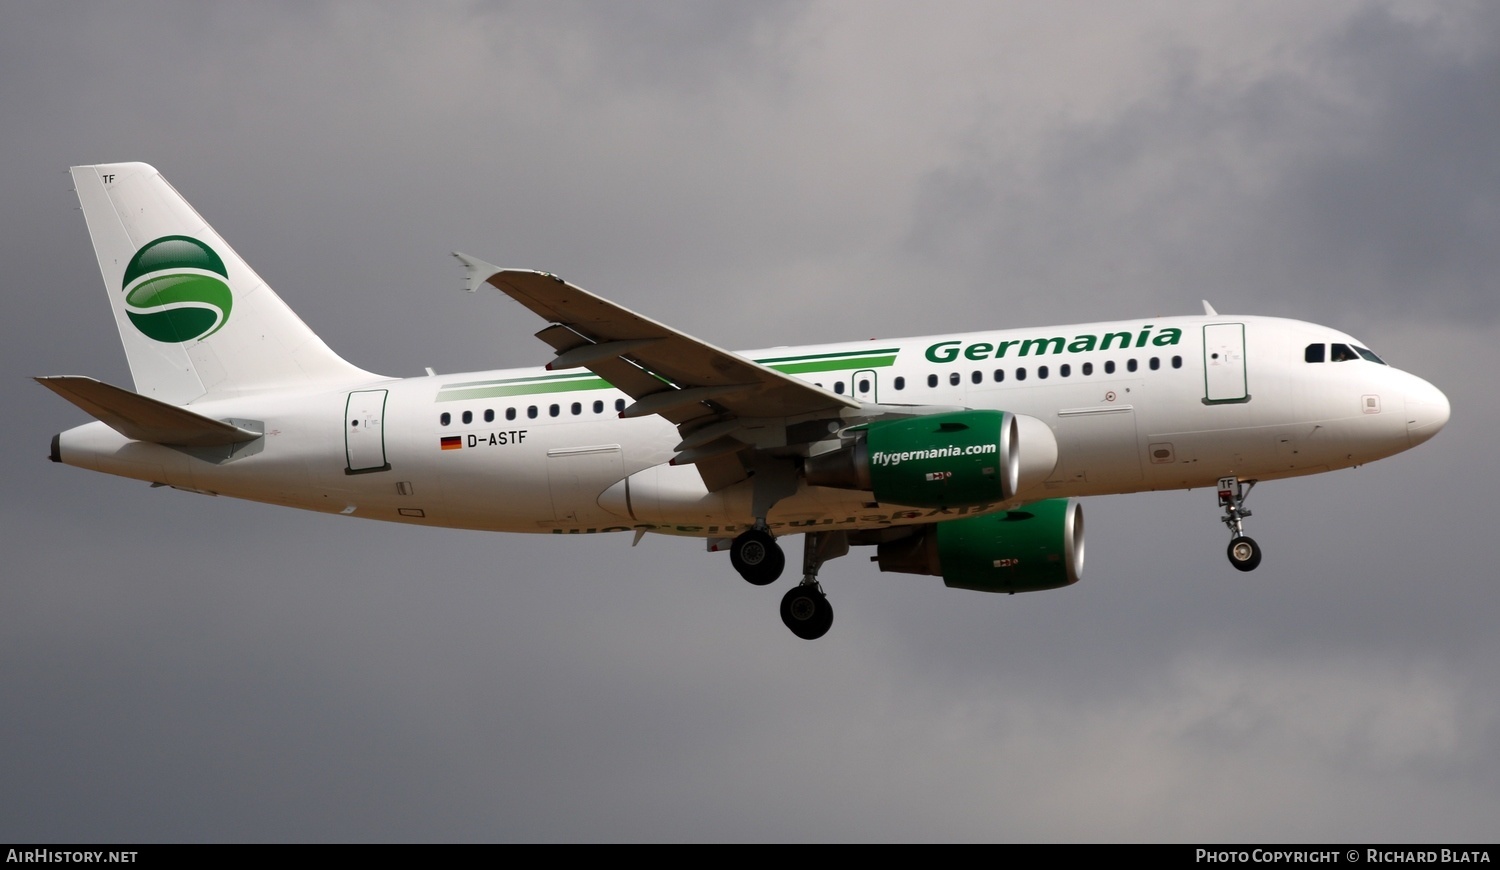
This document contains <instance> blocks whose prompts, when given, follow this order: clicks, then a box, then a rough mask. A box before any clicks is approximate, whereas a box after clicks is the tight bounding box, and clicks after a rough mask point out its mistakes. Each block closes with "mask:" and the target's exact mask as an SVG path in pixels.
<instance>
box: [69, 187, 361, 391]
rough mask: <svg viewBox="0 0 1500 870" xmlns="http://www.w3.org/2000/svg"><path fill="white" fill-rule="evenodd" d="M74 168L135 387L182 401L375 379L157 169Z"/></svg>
mask: <svg viewBox="0 0 1500 870" xmlns="http://www.w3.org/2000/svg"><path fill="white" fill-rule="evenodd" d="M72 173H73V186H74V187H75V188H76V189H77V192H78V201H79V202H80V203H81V204H82V205H83V216H84V218H85V220H87V221H88V226H89V235H90V236H91V237H92V238H93V241H94V253H95V254H96V255H97V256H98V258H99V271H100V272H101V273H103V275H104V288H105V290H106V291H107V292H108V294H109V302H110V306H111V307H112V308H113V309H114V313H115V325H116V326H117V327H119V330H120V340H121V341H122V342H124V344H125V356H126V357H127V358H128V359H129V361H130V374H131V376H132V377H133V378H134V379H135V388H136V391H137V392H139V393H140V394H142V395H145V396H150V397H152V398H154V399H158V400H160V401H163V402H169V403H171V404H175V405H185V404H187V403H189V402H192V401H194V400H197V399H200V398H203V397H205V396H208V397H214V398H218V397H224V396H233V395H240V394H245V393H252V392H260V391H262V390H274V389H294V388H298V387H308V386H317V385H320V384H330V385H332V384H337V383H355V382H360V381H368V380H371V379H373V378H375V377H376V376H375V375H372V374H370V373H369V372H366V371H363V370H362V369H359V368H356V367H355V366H352V365H350V364H349V363H347V362H345V361H344V360H343V359H342V358H340V357H339V356H338V354H335V353H334V352H333V351H332V350H329V348H328V345H326V344H324V343H323V340H322V339H320V338H318V336H317V335H316V334H314V333H313V331H312V330H311V329H308V327H307V324H305V323H303V322H302V319H301V318H299V317H298V316H297V315H296V314H295V313H293V312H292V309H290V308H288V307H287V305H286V303H285V302H282V301H281V298H280V297H279V296H277V295H276V293H275V292H274V291H272V290H271V288H270V287H268V286H267V285H266V283H265V282H264V281H262V280H261V279H260V276H259V275H257V274H255V272H254V271H252V270H251V269H250V267H249V266H248V265H246V264H245V261H244V260H241V259H240V257H239V255H238V254H236V253H235V252H234V249H232V248H230V247H229V245H228V244H227V243H225V241H224V239H223V238H221V237H220V236H219V234H218V233H216V232H214V230H213V228H212V227H210V226H209V225H208V222H207V221H205V220H204V219H203V218H202V217H200V216H199V215H198V213H197V212H196V211H194V210H193V207H192V206H190V205H188V202H187V200H185V199H183V198H182V195H181V194H179V193H178V192H177V191H176V190H174V189H173V188H172V186H171V185H170V184H168V183H167V181H166V179H164V178H162V176H161V173H159V172H157V171H156V170H155V169H153V168H152V167H150V166H147V165H146V164H144V163H111V164H105V165H101V166H75V167H73V169H72Z"/></svg>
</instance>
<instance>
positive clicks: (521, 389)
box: [437, 378, 613, 402]
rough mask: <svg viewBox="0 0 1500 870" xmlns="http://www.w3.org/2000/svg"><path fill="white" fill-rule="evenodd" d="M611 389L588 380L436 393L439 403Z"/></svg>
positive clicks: (506, 385)
mask: <svg viewBox="0 0 1500 870" xmlns="http://www.w3.org/2000/svg"><path fill="white" fill-rule="evenodd" d="M609 389H613V387H612V386H611V385H610V383H609V381H606V380H605V379H603V378H589V379H588V380H584V381H579V380H574V381H569V382H567V383H562V384H559V383H555V382H554V383H545V384H495V385H494V386H476V387H471V388H469V389H464V390H448V389H445V390H443V391H442V392H441V393H438V397H437V400H438V401H439V402H462V401H465V400H467V399H497V398H504V397H506V396H534V395H537V394H540V393H571V392H575V391H577V390H609Z"/></svg>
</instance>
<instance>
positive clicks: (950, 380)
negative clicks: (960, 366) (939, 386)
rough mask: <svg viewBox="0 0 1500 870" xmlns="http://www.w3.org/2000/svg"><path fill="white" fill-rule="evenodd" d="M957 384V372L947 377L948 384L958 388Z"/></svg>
mask: <svg viewBox="0 0 1500 870" xmlns="http://www.w3.org/2000/svg"><path fill="white" fill-rule="evenodd" d="M958 382H959V377H958V372H954V373H953V374H951V375H949V376H948V383H950V384H952V385H953V386H955V387H956V386H958Z"/></svg>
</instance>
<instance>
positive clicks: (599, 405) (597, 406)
mask: <svg viewBox="0 0 1500 870" xmlns="http://www.w3.org/2000/svg"><path fill="white" fill-rule="evenodd" d="M594 413H595V414H603V413H604V403H603V402H601V401H599V400H598V399H595V400H594Z"/></svg>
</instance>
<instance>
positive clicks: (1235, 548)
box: [1229, 535, 1260, 571]
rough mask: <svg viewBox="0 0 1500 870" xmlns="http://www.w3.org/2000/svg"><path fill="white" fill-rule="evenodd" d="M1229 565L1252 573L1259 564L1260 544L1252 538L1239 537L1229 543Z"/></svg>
mask: <svg viewBox="0 0 1500 870" xmlns="http://www.w3.org/2000/svg"><path fill="white" fill-rule="evenodd" d="M1229 564H1231V565H1233V566H1234V567H1236V568H1238V569H1240V570H1241V571H1254V570H1255V566H1257V565H1259V564H1260V544H1257V543H1255V539H1254V538H1247V537H1245V536H1244V535H1240V536H1239V537H1237V538H1235V539H1234V540H1232V541H1230V542H1229Z"/></svg>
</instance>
